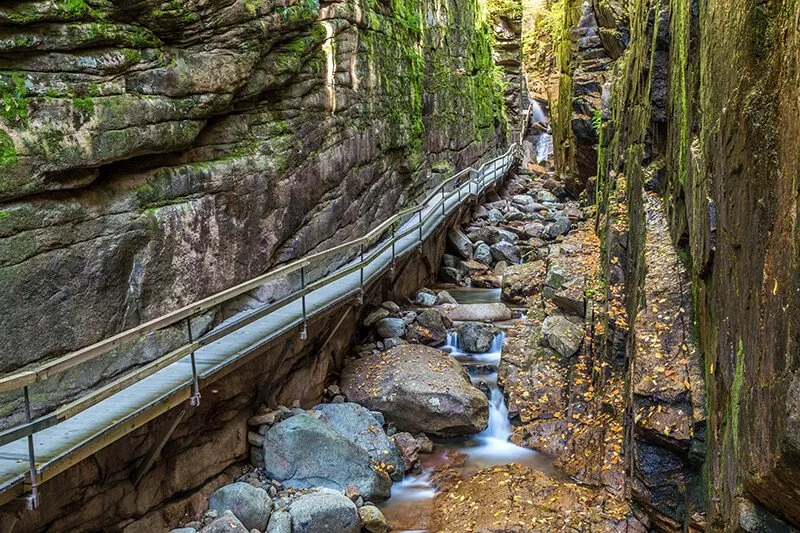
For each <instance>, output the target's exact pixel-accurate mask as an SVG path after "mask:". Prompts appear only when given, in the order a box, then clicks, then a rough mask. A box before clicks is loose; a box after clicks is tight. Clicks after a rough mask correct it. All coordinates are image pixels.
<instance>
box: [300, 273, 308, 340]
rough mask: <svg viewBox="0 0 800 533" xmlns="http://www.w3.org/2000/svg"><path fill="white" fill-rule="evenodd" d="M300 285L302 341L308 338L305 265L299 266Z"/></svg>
mask: <svg viewBox="0 0 800 533" xmlns="http://www.w3.org/2000/svg"><path fill="white" fill-rule="evenodd" d="M300 286H301V288H302V290H303V298H302V303H303V329H302V330H300V340H301V341H304V340H306V339H307V338H308V315H307V314H306V267H305V266H302V267H300Z"/></svg>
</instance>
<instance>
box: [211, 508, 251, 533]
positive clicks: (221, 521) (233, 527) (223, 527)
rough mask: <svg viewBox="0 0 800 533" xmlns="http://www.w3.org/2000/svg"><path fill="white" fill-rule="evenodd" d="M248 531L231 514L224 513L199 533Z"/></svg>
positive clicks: (246, 532) (240, 532)
mask: <svg viewBox="0 0 800 533" xmlns="http://www.w3.org/2000/svg"><path fill="white" fill-rule="evenodd" d="M249 531H250V530H248V529H247V528H246V527H244V525H243V524H242V523H241V522H240V521H239V519H238V518H236V516H235V515H234V514H233V513H232V512H230V511H225V512H224V513H221V514H220V515H219V516H218V517H217V518H214V519H213V520H212V521H211V522H210V523H209V524H208V525H207V526H205V527H204V528H203V529H201V530H200V533H249Z"/></svg>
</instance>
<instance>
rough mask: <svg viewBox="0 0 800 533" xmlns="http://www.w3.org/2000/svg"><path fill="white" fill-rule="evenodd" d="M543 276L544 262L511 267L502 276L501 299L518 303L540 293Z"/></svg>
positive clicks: (532, 262)
mask: <svg viewBox="0 0 800 533" xmlns="http://www.w3.org/2000/svg"><path fill="white" fill-rule="evenodd" d="M544 274H545V267H544V261H531V262H528V263H522V264H520V265H511V266H510V267H508V269H507V270H506V271H505V275H504V276H503V299H505V300H511V301H519V300H524V299H526V298H530V297H531V296H536V295H537V294H539V293H540V292H541V291H542V282H543V278H544Z"/></svg>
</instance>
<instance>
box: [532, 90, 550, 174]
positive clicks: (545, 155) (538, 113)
mask: <svg viewBox="0 0 800 533" xmlns="http://www.w3.org/2000/svg"><path fill="white" fill-rule="evenodd" d="M531 117H532V118H533V121H534V122H538V123H539V124H541V125H543V126H544V128H545V130H544V131H543V132H542V133H539V134H538V135H534V136H533V154H532V155H533V156H534V158H535V160H536V163H538V164H542V163H547V162H548V161H549V160H550V158H551V157H552V156H553V134H552V131H551V129H550V118H549V117H548V116H547V114H546V113H545V112H544V109H542V105H541V104H540V103H539V101H538V100H536V99H535V98H532V99H531Z"/></svg>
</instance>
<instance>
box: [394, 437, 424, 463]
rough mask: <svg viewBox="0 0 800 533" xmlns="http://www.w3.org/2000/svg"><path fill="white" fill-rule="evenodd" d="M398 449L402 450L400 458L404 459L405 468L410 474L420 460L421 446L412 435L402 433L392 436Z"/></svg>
mask: <svg viewBox="0 0 800 533" xmlns="http://www.w3.org/2000/svg"><path fill="white" fill-rule="evenodd" d="M392 439H393V440H394V443H395V445H396V446H397V449H398V450H400V457H402V458H403V466H404V467H405V471H406V472H408V471H409V470H411V468H412V467H413V466H414V463H416V462H417V460H418V459H419V450H420V444H419V442H418V441H417V439H415V438H414V436H413V435H412V434H411V433H407V432H405V431H401V432H400V433H395V434H394V435H392Z"/></svg>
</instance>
